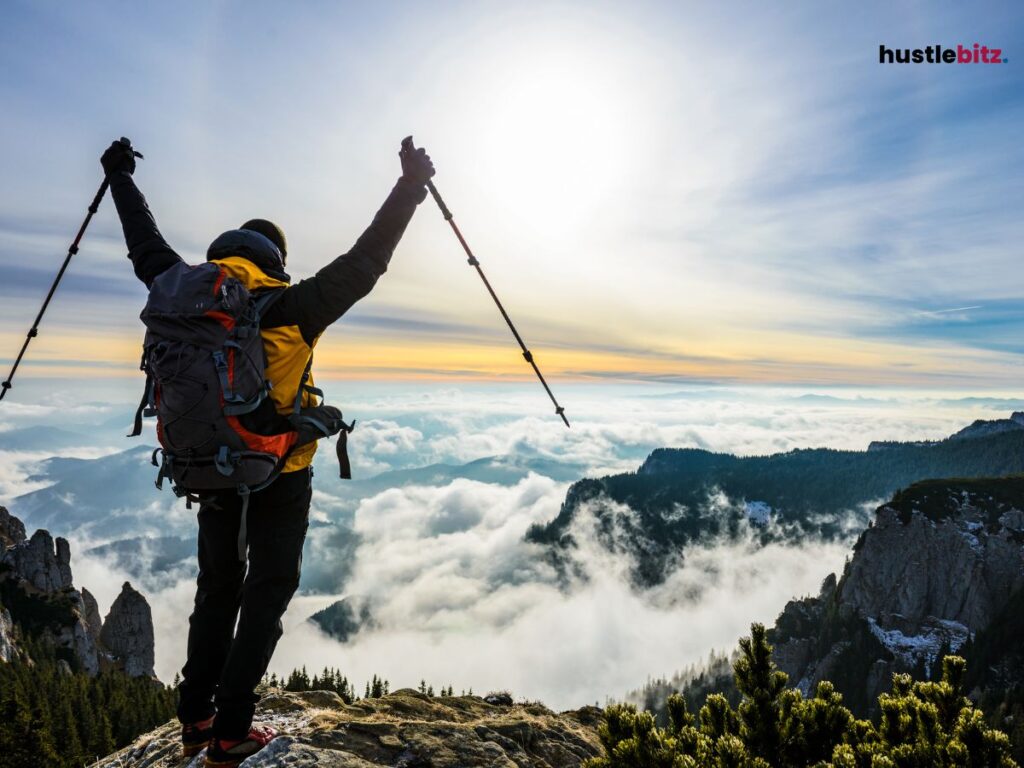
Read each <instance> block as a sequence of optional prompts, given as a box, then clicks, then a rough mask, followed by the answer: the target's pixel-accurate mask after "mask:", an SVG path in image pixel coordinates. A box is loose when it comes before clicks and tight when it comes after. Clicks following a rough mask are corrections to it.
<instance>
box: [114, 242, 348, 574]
mask: <svg viewBox="0 0 1024 768" xmlns="http://www.w3.org/2000/svg"><path fill="white" fill-rule="evenodd" d="M284 290H285V289H283V288H272V289H267V290H264V291H258V292H252V293H250V291H249V290H248V289H247V288H246V287H245V285H243V283H242V282H241V281H240V280H237V279H236V278H234V277H230V276H229V275H227V274H226V273H225V272H224V270H223V269H222V268H221V267H220V266H219V265H217V264H216V263H213V262H207V263H205V264H200V265H196V266H189V265H187V264H185V263H183V262H181V263H178V264H175V265H174V266H173V267H170V268H169V269H167V270H165V271H164V272H162V273H161V274H160V275H159V276H158V277H157V278H156V279H155V280H154V281H153V283H152V285H151V286H150V289H149V299H148V300H147V302H146V306H145V308H144V309H143V310H142V314H141V315H140V317H141V318H142V322H143V323H144V324H145V326H146V338H145V341H144V343H143V352H142V363H141V368H142V370H143V371H144V372H145V373H146V388H145V392H144V393H143V396H142V400H141V402H140V403H139V407H138V410H137V411H136V414H135V425H134V430H133V431H132V434H131V435H130V436H131V437H134V436H137V435H139V434H141V433H142V417H143V416H156V417H157V426H156V431H157V438H158V440H159V442H160V446H161V447H160V448H157V449H156V450H155V451H154V452H153V458H152V462H153V465H154V466H158V467H159V472H158V474H157V479H156V486H157V488H162V487H163V481H164V480H165V479H168V480H170V482H171V488H172V490H173V491H174V493H175V494H176V495H177V496H179V497H181V496H184V497H185V498H186V500H187V502H188V504H189V506H191V504H192V502H194V501H207V499H205V498H203V497H202V496H201V494H207V495H209V494H210V493H211V492H216V491H223V490H229V489H233V490H235V491H236V492H237V493H238V494H239V495H241V496H242V524H241V529H240V531H239V556H240V557H241V559H243V560H244V559H245V513H246V510H247V508H248V500H249V494H250V493H253V492H255V491H259V490H262V489H263V488H265V487H267V486H268V485H270V483H272V482H273V481H274V480H275V479H276V478H277V476H278V475H279V474H280V472H281V469H282V468H283V467H284V463H285V461H286V460H287V458H288V456H289V454H290V452H291V451H292V449H293V448H295V447H297V446H298V445H303V444H305V443H308V442H311V441H312V440H316V439H319V438H321V437H328V436H330V435H333V434H338V435H339V438H338V458H339V463H340V465H341V475H342V477H351V471H350V468H349V465H348V457H347V452H346V445H345V444H346V440H345V437H346V435H347V433H348V432H350V431H351V430H352V428H353V427H354V426H355V422H353V423H352V424H351V425H348V424H345V422H344V421H343V420H342V417H341V412H340V411H339V410H338V409H337V408H334V407H332V406H325V405H323V404H322V403H321V404H319V405H316V406H314V407H309V408H302V407H301V406H302V395H303V392H310V393H311V394H314V395H316V396H318V397H320V398H321V399H322V397H323V393H322V392H321V391H320V390H318V389H315V388H313V387H310V386H308V385H307V384H306V381H307V380H308V378H309V371H310V368H311V366H312V362H313V360H312V355H311V356H310V359H309V362H308V363H307V365H306V368H305V371H304V372H303V375H302V379H301V382H300V386H299V389H298V393H297V394H296V399H295V408H294V409H293V413H292V414H291V415H290V416H287V417H286V416H281V415H279V414H278V413H277V411H276V409H275V408H274V403H273V401H272V400H271V399H270V397H268V393H269V391H270V387H271V383H270V382H269V381H267V380H266V378H265V375H264V374H265V370H266V353H265V352H264V349H263V337H262V336H261V335H260V317H261V316H262V315H264V314H265V313H266V312H267V310H268V309H269V308H270V307H271V305H272V304H273V303H274V301H276V300H277V299H278V298H279V297H280V295H281V293H283V291H284ZM161 454H162V460H161V461H160V462H158V461H157V456H158V455H161Z"/></svg>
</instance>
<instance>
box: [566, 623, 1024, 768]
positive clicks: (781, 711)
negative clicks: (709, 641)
mask: <svg viewBox="0 0 1024 768" xmlns="http://www.w3.org/2000/svg"><path fill="white" fill-rule="evenodd" d="M740 651H741V653H740V657H739V658H738V659H737V660H736V662H735V664H734V665H733V671H734V673H735V678H736V687H737V688H738V689H739V691H740V693H741V694H742V700H741V701H740V704H739V706H738V707H736V708H735V709H734V708H733V707H732V706H730V704H729V702H728V701H727V700H726V699H725V697H723V696H720V695H712V696H709V697H708V698H707V701H706V702H705V703H704V706H703V707H701V709H700V711H699V713H698V714H697V716H696V717H695V716H694V715H693V714H692V713H691V712H689V710H688V708H687V705H686V700H685V699H684V698H683V697H682V696H679V695H678V694H677V695H673V696H671V697H670V698H669V701H668V715H669V724H668V726H667V727H666V728H659V727H657V725H656V723H655V719H654V716H653V715H652V714H651V713H650V712H638V711H637V710H636V707H634V706H633V705H631V704H616V705H613V706H610V707H608V708H607V709H606V710H605V722H604V723H603V724H602V726H601V728H600V739H601V743H602V744H603V746H604V748H605V752H606V754H605V756H604V757H599V758H594V759H592V760H590V761H588V762H587V764H586V766H587V768H805V767H807V768H811V767H813V768H990V767H991V768H1012V766H1016V765H1017V763H1015V762H1014V761H1013V759H1012V758H1011V757H1010V742H1009V739H1008V737H1007V736H1006V734H1004V733H1002V732H1001V731H998V730H994V729H992V728H990V727H989V726H988V725H987V724H986V721H985V718H984V715H983V714H982V712H981V710H979V709H977V708H976V707H975V706H974V705H973V704H971V702H970V701H969V700H968V699H967V698H966V697H965V696H964V687H963V682H964V673H965V670H966V665H965V663H964V660H963V659H962V658H960V657H959V656H947V657H945V658H944V659H943V661H942V680H941V681H938V682H914V681H913V680H912V679H911V678H910V676H909V675H894V676H893V688H892V692H891V693H888V694H882V695H881V696H880V697H879V699H878V704H879V710H880V712H881V715H880V717H879V721H878V723H877V725H876V724H874V723H871V722H869V721H867V720H858V719H857V718H855V717H854V716H853V714H852V713H851V712H850V710H849V709H847V708H846V707H845V706H843V699H842V696H841V695H840V694H838V693H837V692H836V690H835V689H834V688H833V686H832V684H831V683H830V682H827V681H823V682H821V683H820V684H819V685H818V688H817V690H816V691H815V694H814V696H813V697H812V698H804V696H803V695H802V694H801V693H800V691H798V690H795V689H793V688H787V687H786V682H787V677H786V674H785V673H784V672H780V671H779V670H778V669H776V668H775V664H774V663H773V662H772V659H771V646H770V645H769V644H768V640H767V638H766V635H765V629H764V627H763V626H762V625H760V624H754V625H753V626H752V627H751V636H750V637H749V638H744V639H743V640H741V641H740Z"/></svg>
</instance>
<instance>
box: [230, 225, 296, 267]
mask: <svg viewBox="0 0 1024 768" xmlns="http://www.w3.org/2000/svg"><path fill="white" fill-rule="evenodd" d="M239 229H248V230H249V231H250V232H259V233H260V234H261V235H263V236H264V237H265V238H267V240H269V241H270V242H272V243H273V244H274V245H276V246H277V250H279V251H280V252H281V261H282V263H283V262H284V260H285V257H287V255H288V241H287V240H285V239H284V232H283V231H282V230H281V228H280V227H279V226H277V224H275V223H274V222H272V221H267V220H266V219H249V220H248V221H247V222H245V224H243V225H242V226H240V227H239Z"/></svg>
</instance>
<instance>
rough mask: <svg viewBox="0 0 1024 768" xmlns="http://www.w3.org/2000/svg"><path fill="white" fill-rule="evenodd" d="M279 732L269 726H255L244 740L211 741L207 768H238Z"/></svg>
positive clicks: (207, 756)
mask: <svg viewBox="0 0 1024 768" xmlns="http://www.w3.org/2000/svg"><path fill="white" fill-rule="evenodd" d="M276 737H277V731H275V730H274V729H273V728H271V727H270V726H267V725H254V726H253V727H252V728H250V729H249V735H248V736H246V737H245V738H244V739H210V745H209V746H208V747H207V748H206V768H237V766H238V765H239V764H240V763H241V762H242V761H243V760H245V759H246V758H247V757H252V756H253V755H255V754H256V753H257V752H259V751H260V750H261V749H263V748H264V747H265V746H267V744H269V743H270V742H271V741H272V740H273V739H274V738H276Z"/></svg>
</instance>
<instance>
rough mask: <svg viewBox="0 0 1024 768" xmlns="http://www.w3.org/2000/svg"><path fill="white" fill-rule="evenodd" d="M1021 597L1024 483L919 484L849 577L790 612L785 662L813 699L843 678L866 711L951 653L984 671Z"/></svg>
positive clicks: (883, 512) (872, 535) (776, 635)
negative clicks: (986, 648)
mask: <svg viewBox="0 0 1024 768" xmlns="http://www.w3.org/2000/svg"><path fill="white" fill-rule="evenodd" d="M1022 590H1024V478H1021V477H1014V478H1003V479H998V480H952V481H927V482H923V483H919V484H916V485H914V486H911V487H910V488H909V489H907V490H906V491H902V492H900V493H898V494H896V496H895V497H894V498H893V500H892V501H890V502H889V503H887V504H885V505H883V506H882V507H880V508H879V509H878V511H877V513H876V516H875V519H874V521H873V523H872V524H871V527H870V528H869V529H868V530H866V531H865V532H864V533H863V534H862V535H861V537H860V539H859V540H858V541H857V544H856V545H855V547H854V555H853V557H852V559H851V560H850V561H849V563H848V564H847V566H846V568H845V570H844V572H843V574H842V577H841V578H840V579H838V580H836V579H835V577H830V578H828V579H826V581H825V583H824V584H823V585H822V588H821V592H820V594H819V595H818V596H816V597H811V598H804V599H802V600H796V601H793V602H791V603H789V604H788V605H787V606H786V608H785V609H784V610H783V612H782V614H781V615H780V616H779V618H778V620H777V622H776V625H775V629H774V631H773V633H772V640H773V642H774V644H775V652H774V655H775V660H776V663H777V664H778V665H779V667H780V668H781V669H782V670H783V671H784V672H786V673H787V674H788V675H789V676H790V680H791V682H793V683H795V684H797V685H798V687H800V688H801V689H803V690H804V691H805V692H807V691H812V690H813V689H814V688H815V686H816V685H817V683H818V681H820V680H832V681H833V682H834V683H836V685H837V687H838V688H839V690H840V691H841V692H842V693H843V694H844V695H845V696H846V698H847V700H848V702H849V703H850V704H851V705H852V706H853V707H854V708H855V709H859V710H861V711H862V712H863V711H865V710H867V709H868V708H869V703H870V702H873V701H874V700H875V698H876V697H877V695H878V694H879V693H881V692H883V691H885V690H887V689H888V687H889V685H890V682H891V677H892V673H893V672H899V671H910V672H914V673H916V674H918V675H923V676H930V675H932V674H933V673H934V672H935V671H936V662H937V660H938V659H939V658H940V657H941V656H942V655H944V654H946V653H950V652H954V653H960V654H963V655H965V656H966V657H967V660H968V668H969V669H970V668H972V666H973V667H976V668H978V669H979V670H981V671H982V673H984V672H985V670H987V669H988V668H990V667H991V666H992V659H987V660H986V662H985V663H983V664H972V655H973V653H974V650H975V649H976V648H977V647H978V643H979V639H983V638H985V637H986V636H988V635H991V634H993V633H997V634H1002V633H1003V629H1005V625H1006V622H1007V621H1008V613H1014V612H1013V611H1010V610H1009V609H1010V607H1011V606H1012V605H1013V604H1014V602H1015V601H1019V596H1020V595H1021V594H1022ZM1018 640H1019V638H1018ZM979 683H980V685H981V687H984V685H985V681H984V680H980V681H979ZM978 692H979V691H976V693H978Z"/></svg>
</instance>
